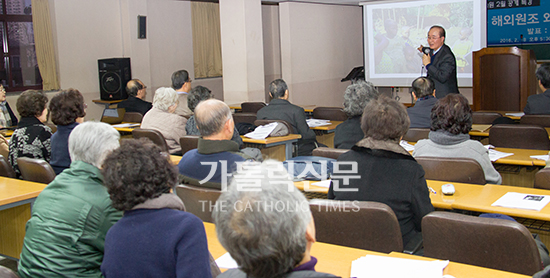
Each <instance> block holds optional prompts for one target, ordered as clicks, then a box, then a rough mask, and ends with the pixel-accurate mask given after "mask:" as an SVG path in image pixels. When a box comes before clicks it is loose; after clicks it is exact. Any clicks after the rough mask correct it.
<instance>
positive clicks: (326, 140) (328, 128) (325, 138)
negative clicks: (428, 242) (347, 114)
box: [310, 121, 343, 148]
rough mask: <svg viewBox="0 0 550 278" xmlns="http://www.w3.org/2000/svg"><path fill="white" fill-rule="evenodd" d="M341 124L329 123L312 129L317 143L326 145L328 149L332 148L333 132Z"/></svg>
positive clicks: (336, 122) (338, 122) (339, 122)
mask: <svg viewBox="0 0 550 278" xmlns="http://www.w3.org/2000/svg"><path fill="white" fill-rule="evenodd" d="M341 123H343V122H342V121H330V125H322V126H316V127H312V128H310V129H312V130H313V131H315V134H316V135H317V142H319V143H321V144H325V145H327V146H328V147H329V148H334V131H335V130H336V127H337V126H338V125H339V124H341Z"/></svg>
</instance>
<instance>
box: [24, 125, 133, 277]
mask: <svg viewBox="0 0 550 278" xmlns="http://www.w3.org/2000/svg"><path fill="white" fill-rule="evenodd" d="M119 139H120V135H119V133H118V132H117V131H116V130H115V129H114V128H113V127H111V126H110V125H108V124H105V123H99V122H85V123H82V124H79V125H78V126H77V127H76V128H75V129H74V130H73V131H72V132H71V135H70V136H69V154H70V156H71V160H72V163H71V166H70V168H69V169H66V170H65V171H63V172H62V173H61V174H59V175H58V176H57V177H56V178H55V179H54V180H53V181H52V182H51V183H50V184H49V185H48V186H47V187H46V188H45V189H44V191H42V193H40V195H38V198H37V199H36V201H35V203H34V206H33V210H32V215H31V219H30V220H29V221H28V222H27V226H26V235H25V239H24V243H23V250H22V251H21V259H20V261H19V265H18V274H19V276H21V277H22V278H24V277H101V271H100V266H101V262H102V260H103V251H104V243H105V235H106V234H107V231H108V230H109V228H111V226H112V225H113V224H115V223H116V222H117V221H118V220H119V219H120V218H121V217H122V212H120V211H117V210H116V209H114V208H113V207H112V206H111V200H110V199H109V194H108V193H107V189H106V188H105V187H104V186H103V176H102V175H101V173H100V170H99V168H100V167H101V165H102V164H103V160H104V159H105V157H106V155H107V154H108V153H109V152H111V151H112V150H114V149H116V148H118V147H119Z"/></svg>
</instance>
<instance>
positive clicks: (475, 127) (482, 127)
mask: <svg viewBox="0 0 550 278" xmlns="http://www.w3.org/2000/svg"><path fill="white" fill-rule="evenodd" d="M491 126H492V125H481V124H474V125H472V131H478V132H485V131H487V130H489V129H490V128H491Z"/></svg>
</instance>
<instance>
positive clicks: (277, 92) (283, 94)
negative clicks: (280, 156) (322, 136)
mask: <svg viewBox="0 0 550 278" xmlns="http://www.w3.org/2000/svg"><path fill="white" fill-rule="evenodd" d="M269 96H271V98H272V100H271V102H269V105H267V106H265V107H263V108H262V109H260V110H258V113H256V117H257V119H258V120H284V121H287V122H288V123H289V124H290V125H291V126H292V128H293V129H294V132H296V133H297V134H300V135H302V138H301V139H299V140H298V156H308V155H311V152H312V151H313V150H314V149H315V148H317V146H319V144H318V143H317V139H316V138H317V137H316V135H315V132H314V131H313V130H311V129H310V128H309V126H308V125H307V123H306V112H305V111H304V108H302V107H300V106H296V105H294V104H291V103H290V102H289V101H288V86H287V85H286V83H285V81H283V80H282V79H276V80H274V81H272V82H271V83H270V84H269Z"/></svg>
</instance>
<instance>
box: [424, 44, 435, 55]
mask: <svg viewBox="0 0 550 278" xmlns="http://www.w3.org/2000/svg"><path fill="white" fill-rule="evenodd" d="M422 52H423V53H424V54H426V55H430V56H431V55H432V53H433V49H431V48H429V47H427V46H424V47H422Z"/></svg>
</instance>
